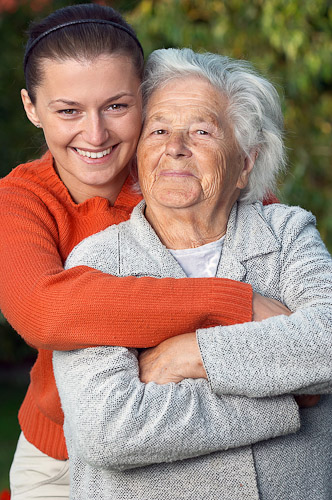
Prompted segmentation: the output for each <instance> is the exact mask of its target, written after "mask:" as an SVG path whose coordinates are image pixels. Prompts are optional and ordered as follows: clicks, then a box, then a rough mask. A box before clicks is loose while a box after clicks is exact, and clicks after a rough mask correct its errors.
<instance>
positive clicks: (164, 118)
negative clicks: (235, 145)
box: [150, 113, 223, 127]
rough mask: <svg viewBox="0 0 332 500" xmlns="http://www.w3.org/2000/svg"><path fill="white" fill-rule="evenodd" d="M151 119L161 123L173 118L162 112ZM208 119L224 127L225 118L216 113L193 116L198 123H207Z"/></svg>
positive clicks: (217, 125)
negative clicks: (222, 118)
mask: <svg viewBox="0 0 332 500" xmlns="http://www.w3.org/2000/svg"><path fill="white" fill-rule="evenodd" d="M150 120H151V121H153V122H160V123H169V122H170V121H171V119H169V118H167V116H165V115H160V114H158V115H154V116H152V117H151V118H150ZM208 120H211V122H212V123H213V125H215V126H216V127H222V124H223V120H221V119H220V118H219V117H218V115H217V114H216V113H207V116H205V118H204V117H202V116H201V115H195V116H193V117H192V121H193V122H198V123H206V122H207V121H208Z"/></svg>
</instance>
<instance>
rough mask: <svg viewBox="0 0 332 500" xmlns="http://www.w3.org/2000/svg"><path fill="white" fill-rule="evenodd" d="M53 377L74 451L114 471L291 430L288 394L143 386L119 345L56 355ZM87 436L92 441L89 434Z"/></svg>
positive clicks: (200, 383)
mask: <svg viewBox="0 0 332 500" xmlns="http://www.w3.org/2000/svg"><path fill="white" fill-rule="evenodd" d="M54 369H55V376H56V380H57V384H58V388H59V393H60V397H61V400H62V405H63V409H64V413H65V429H66V430H67V432H70V434H71V438H72V439H73V441H74V443H75V448H76V450H77V453H78V454H79V455H80V456H81V458H82V459H83V460H85V461H87V462H88V463H90V464H91V465H93V466H96V467H103V468H114V469H126V468H131V467H140V466H143V465H148V464H152V463H159V462H169V461H174V460H182V459H185V458H190V457H194V456H199V455H205V454H207V453H211V452H214V451H218V450H226V449H228V448H235V447H240V446H245V445H249V444H252V443H254V442H257V441H260V440H265V439H270V438H272V437H276V436H280V435H284V434H288V433H291V432H295V431H296V430H297V429H298V426H299V420H298V408H297V405H296V404H295V402H294V400H293V398H292V397H290V396H285V397H280V398H262V399H258V400H255V399H250V398H241V397H236V396H235V397H234V396H225V397H221V398H219V397H217V396H215V395H214V394H213V393H212V392H211V391H210V389H209V386H208V383H207V382H206V381H204V380H202V379H198V380H192V379H187V380H185V381H183V382H181V383H180V384H166V385H162V386H161V385H156V384H154V383H151V384H147V385H145V384H142V383H141V382H140V381H139V379H138V367H137V360H136V356H135V355H134V353H132V352H129V351H127V350H126V349H121V348H98V349H93V350H85V351H75V352H69V353H65V352H62V353H59V352H58V353H55V355H54ZM92 436H93V438H92Z"/></svg>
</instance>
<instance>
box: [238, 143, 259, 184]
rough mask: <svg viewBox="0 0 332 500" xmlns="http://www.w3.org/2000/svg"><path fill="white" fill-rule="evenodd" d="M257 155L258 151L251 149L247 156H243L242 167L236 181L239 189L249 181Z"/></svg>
mask: <svg viewBox="0 0 332 500" xmlns="http://www.w3.org/2000/svg"><path fill="white" fill-rule="evenodd" d="M257 156H258V151H253V152H252V153H250V155H249V156H246V157H245V158H244V160H243V161H244V165H243V169H242V172H241V173H240V175H239V179H238V182H237V187H238V188H239V189H244V188H245V187H246V186H247V184H248V181H249V176H250V172H251V171H252V169H253V168H254V165H255V161H256V158H257Z"/></svg>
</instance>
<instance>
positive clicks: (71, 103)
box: [48, 92, 134, 106]
mask: <svg viewBox="0 0 332 500" xmlns="http://www.w3.org/2000/svg"><path fill="white" fill-rule="evenodd" d="M122 97H134V94H132V93H130V92H119V93H118V94H115V95H114V96H112V97H109V98H108V99H106V101H104V102H103V103H102V106H105V104H107V103H108V102H113V101H117V100H118V99H121V98H122ZM52 104H65V105H66V106H81V104H80V103H79V102H77V101H70V100H68V99H62V98H60V99H54V100H52V101H50V102H49V103H48V106H51V105H52Z"/></svg>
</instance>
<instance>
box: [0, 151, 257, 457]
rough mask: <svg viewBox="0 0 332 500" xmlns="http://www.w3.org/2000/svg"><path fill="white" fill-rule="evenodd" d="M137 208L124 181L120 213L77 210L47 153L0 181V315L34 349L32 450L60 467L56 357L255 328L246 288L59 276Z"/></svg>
mask: <svg viewBox="0 0 332 500" xmlns="http://www.w3.org/2000/svg"><path fill="white" fill-rule="evenodd" d="M140 199H141V196H140V195H138V194H135V193H133V191H132V189H131V181H130V179H127V181H126V182H125V184H124V186H123V188H122V190H121V192H120V194H119V196H118V198H117V200H116V202H115V203H114V206H111V205H110V203H109V202H108V200H107V199H105V198H101V197H94V198H91V199H88V200H86V201H85V202H83V203H80V204H76V203H75V202H74V201H73V200H72V198H71V197H70V194H69V192H68V190H67V188H66V187H65V185H64V184H63V183H62V182H61V180H60V178H59V177H58V175H57V173H56V171H55V170H54V167H53V158H52V156H51V154H50V152H47V153H46V154H45V155H44V156H43V157H42V158H41V159H39V160H35V161H33V162H29V163H26V164H22V165H19V166H18V167H17V168H16V169H14V170H13V171H12V172H11V173H10V174H9V175H7V176H6V177H5V178H3V179H2V180H1V181H0V228H1V236H0V276H1V286H0V308H1V310H2V312H3V314H4V316H5V317H6V318H7V320H8V321H9V323H10V324H11V325H12V326H13V328H14V329H15V330H16V331H17V332H18V333H19V334H20V335H21V336H22V337H23V338H24V339H25V341H26V342H27V343H28V344H29V345H31V346H33V347H34V348H36V349H37V350H38V357H37V361H36V363H35V365H34V367H33V368H32V371H31V382H30V386H29V388H28V392H27V394H26V397H25V399H24V402H23V404H22V406H21V409H20V411H19V422H20V425H21V428H22V431H23V433H24V435H25V437H26V438H27V440H28V441H29V442H31V443H32V444H34V445H35V446H36V447H37V448H38V449H39V450H41V451H42V452H44V453H46V454H47V455H49V456H52V457H54V458H57V459H66V458H67V457H68V455H67V450H66V445H65V440H64V435H63V429H62V425H63V413H62V410H61V405H60V399H59V396H58V392H57V389H56V385H55V380H54V374H53V369H52V350H53V349H58V350H70V349H77V348H84V347H91V346H96V345H117V346H127V347H149V346H153V345H157V344H158V343H160V342H161V341H163V340H165V339H166V338H169V337H171V336H173V335H178V334H182V333H186V332H191V331H195V330H197V329H198V328H201V327H205V326H212V325H218V324H223V325H230V324H235V323H239V322H245V321H250V320H251V315H252V303H251V299H252V289H251V287H250V285H247V284H243V283H237V282H235V281H232V280H228V279H225V280H218V279H216V278H211V279H206V280H205V281H202V280H201V279H185V280H177V279H172V278H167V279H164V280H160V279H154V278H149V277H145V278H139V279H138V278H137V277H135V276H127V277H124V278H118V277H113V276H110V275H107V274H104V273H102V272H100V271H96V270H93V269H90V268H88V267H86V266H80V267H76V268H74V269H70V270H66V271H65V270H64V269H63V263H64V261H65V259H66V257H67V256H68V254H69V252H70V251H71V250H72V249H73V248H74V247H75V245H77V244H78V243H79V242H80V241H81V240H83V239H84V238H86V237H88V236H90V235H91V234H94V233H96V232H98V231H100V230H103V229H105V228H106V227H108V226H109V225H112V224H118V223H120V222H122V221H125V220H127V219H128V218H129V216H130V214H131V211H132V209H133V207H134V206H135V205H136V204H137V203H138V202H139V201H140Z"/></svg>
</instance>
